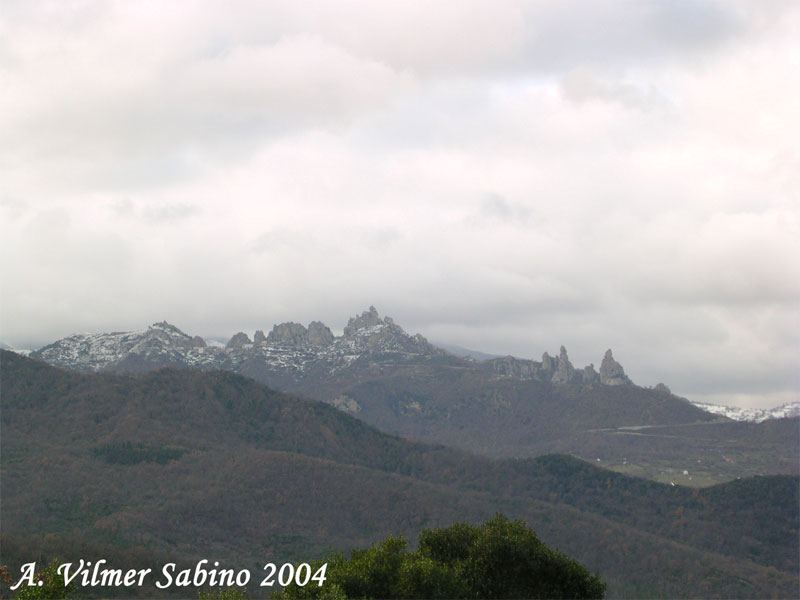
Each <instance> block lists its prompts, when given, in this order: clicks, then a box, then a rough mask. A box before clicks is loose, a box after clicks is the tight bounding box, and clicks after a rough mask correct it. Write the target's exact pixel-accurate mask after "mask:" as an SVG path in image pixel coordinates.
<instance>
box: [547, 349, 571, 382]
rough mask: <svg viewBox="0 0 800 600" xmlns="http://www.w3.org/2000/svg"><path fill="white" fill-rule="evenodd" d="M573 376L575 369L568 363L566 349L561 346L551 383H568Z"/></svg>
mask: <svg viewBox="0 0 800 600" xmlns="http://www.w3.org/2000/svg"><path fill="white" fill-rule="evenodd" d="M574 374H575V367H573V366H572V363H571V362H569V357H568V356H567V349H566V348H564V346H561V351H560V352H559V354H558V366H557V367H556V372H555V374H554V375H553V379H552V381H553V383H568V382H569V381H570V379H572V376H573V375H574Z"/></svg>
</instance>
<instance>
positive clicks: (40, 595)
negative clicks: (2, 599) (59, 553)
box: [16, 558, 77, 600]
mask: <svg viewBox="0 0 800 600" xmlns="http://www.w3.org/2000/svg"><path fill="white" fill-rule="evenodd" d="M60 566H61V561H60V560H58V559H57V558H54V559H53V560H52V561H51V562H50V564H49V565H47V566H46V567H45V568H44V569H42V570H41V571H39V572H38V573H37V574H36V575H35V576H34V578H33V579H34V581H37V582H38V581H41V582H42V585H23V586H22V587H20V588H19V589H18V590H17V595H16V598H17V600H67V599H74V598H76V597H77V596H76V594H75V587H76V586H75V582H70V584H69V585H65V584H64V576H63V575H61V574H59V573H58V567H60Z"/></svg>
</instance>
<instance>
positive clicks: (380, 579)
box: [276, 515, 606, 600]
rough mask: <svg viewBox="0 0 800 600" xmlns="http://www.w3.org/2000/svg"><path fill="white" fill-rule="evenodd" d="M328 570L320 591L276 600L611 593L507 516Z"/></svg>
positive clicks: (359, 553)
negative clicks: (411, 546)
mask: <svg viewBox="0 0 800 600" xmlns="http://www.w3.org/2000/svg"><path fill="white" fill-rule="evenodd" d="M327 562H328V569H327V579H326V581H325V584H324V585H323V586H322V587H319V586H317V585H307V586H305V587H299V586H297V585H295V584H292V585H290V586H289V587H287V588H286V589H284V590H283V592H281V593H280V594H278V595H277V596H276V598H278V599H279V600H293V599H304V598H336V599H344V598H602V597H603V594H604V592H605V589H606V585H605V583H604V582H603V581H601V580H600V578H599V577H598V576H597V575H592V574H591V573H590V572H589V571H588V570H587V569H586V568H585V567H584V566H582V565H581V564H579V563H578V562H577V561H575V560H573V559H571V558H569V557H567V556H565V555H563V554H561V553H560V552H558V551H556V550H551V549H550V548H548V547H547V546H546V545H545V544H544V543H542V542H541V541H540V540H539V539H538V538H537V537H536V534H535V533H534V532H533V531H531V530H530V529H528V528H527V527H526V526H525V523H524V522H523V521H509V520H508V519H507V518H506V517H505V516H503V515H497V516H496V517H495V518H494V519H492V520H491V521H488V522H487V523H485V524H483V525H480V526H473V525H469V524H467V523H457V524H455V525H452V526H451V527H448V528H445V529H432V530H426V531H423V532H422V534H421V536H420V541H419V549H418V550H416V551H413V552H409V551H407V550H406V541H405V540H404V539H403V538H395V537H389V538H388V539H386V540H385V541H383V542H381V543H380V544H378V545H376V546H373V547H372V548H370V549H369V550H354V551H353V552H352V554H351V556H350V558H349V559H348V558H345V556H344V555H343V554H341V553H338V554H333V555H331V556H330V558H328V560H327ZM319 566H321V563H319V564H316V565H314V566H313V567H312V570H313V571H315V570H316V569H317V568H318V567H319Z"/></svg>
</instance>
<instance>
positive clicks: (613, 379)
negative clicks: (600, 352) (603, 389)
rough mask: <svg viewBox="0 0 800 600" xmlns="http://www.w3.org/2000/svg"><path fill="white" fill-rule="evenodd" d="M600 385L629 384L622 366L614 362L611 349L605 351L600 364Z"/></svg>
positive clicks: (629, 381)
mask: <svg viewBox="0 0 800 600" xmlns="http://www.w3.org/2000/svg"><path fill="white" fill-rule="evenodd" d="M600 383H603V384H605V385H626V384H629V383H631V380H630V379H628V376H627V375H625V370H624V369H623V368H622V365H621V364H619V363H618V362H617V361H615V360H614V355H613V354H611V349H610V348H609V349H608V350H606V354H605V356H603V362H602V363H600Z"/></svg>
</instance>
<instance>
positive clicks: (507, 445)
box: [31, 307, 800, 486]
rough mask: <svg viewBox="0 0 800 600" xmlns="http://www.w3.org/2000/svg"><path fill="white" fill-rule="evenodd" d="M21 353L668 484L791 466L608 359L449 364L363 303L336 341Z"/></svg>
mask: <svg viewBox="0 0 800 600" xmlns="http://www.w3.org/2000/svg"><path fill="white" fill-rule="evenodd" d="M31 357H33V358H38V359H41V360H44V361H47V362H49V363H50V364H53V365H57V366H61V367H66V368H69V369H74V370H78V371H83V372H117V373H129V374H136V373H139V374H140V373H145V372H148V371H152V370H156V369H160V368H164V367H179V368H194V369H200V370H206V371H210V370H218V369H221V370H226V371H232V372H234V373H238V374H241V375H245V376H248V377H251V378H253V379H255V380H257V381H260V382H263V383H266V384H267V385H269V386H270V387H272V388H275V389H278V390H281V391H285V392H290V393H295V394H299V395H301V396H304V397H308V398H313V399H316V400H321V401H323V402H326V403H328V404H331V405H332V406H334V407H336V408H338V409H340V410H342V411H343V412H346V413H348V414H351V415H353V416H355V417H357V418H359V419H361V420H363V421H365V422H366V423H369V424H370V425H373V426H375V427H377V428H379V429H380V430H382V431H385V432H387V433H391V434H396V435H401V436H403V437H407V438H410V439H417V440H420V441H425V442H429V443H441V444H446V445H449V446H453V447H457V448H461V449H464V450H467V451H470V452H475V453H479V454H482V455H485V456H489V457H497V458H502V457H513V458H525V457H534V456H539V455H542V454H546V453H548V452H562V453H567V454H572V455H574V456H577V457H580V458H583V459H585V460H592V461H593V462H596V463H597V464H599V465H602V466H604V467H607V468H611V469H614V470H617V471H619V472H623V473H629V474H634V475H639V476H643V477H648V478H651V479H654V480H657V481H662V482H667V483H682V484H687V485H695V486H704V485H709V484H713V483H718V482H722V481H729V480H731V479H735V478H736V477H742V476H748V475H766V474H773V473H774V474H779V473H788V474H796V473H798V470H799V469H800V467H799V466H798V461H797V460H796V457H797V454H798V449H799V448H800V439H798V438H800V434H798V427H797V419H794V420H793V419H779V420H775V421H769V422H765V423H735V422H733V421H732V420H731V419H728V418H726V417H725V416H724V415H719V414H712V412H710V411H708V410H703V408H702V407H698V406H696V405H695V404H693V403H691V402H689V401H688V400H686V399H685V398H681V397H678V396H675V395H673V394H672V393H671V392H670V390H669V388H667V386H666V385H664V384H659V385H657V386H655V388H643V387H640V386H637V385H635V384H634V383H633V382H632V381H631V380H630V379H629V377H628V376H627V375H626V373H625V370H624V368H623V367H622V365H621V364H620V363H618V362H617V361H616V360H615V359H614V357H613V354H612V352H611V350H607V351H606V352H605V355H604V356H603V359H602V361H601V363H600V367H599V369H597V370H596V369H595V368H594V366H593V365H588V366H586V367H583V368H576V367H574V366H573V365H572V363H571V362H570V360H569V357H568V354H567V351H566V349H565V348H564V347H561V348H560V350H559V353H558V354H557V355H553V356H551V355H550V354H548V353H546V352H545V353H544V354H543V355H542V358H541V360H540V361H536V360H527V359H520V358H515V357H512V356H506V357H499V358H491V359H487V360H480V361H478V360H475V359H473V358H471V357H458V356H455V355H453V354H451V353H449V352H447V351H445V350H443V349H441V348H439V347H437V346H434V345H433V344H431V343H429V342H428V341H427V340H426V339H425V338H424V337H422V336H421V335H409V334H407V333H406V332H405V331H404V330H403V328H402V327H400V326H399V325H398V324H396V323H395V322H394V321H393V320H392V319H391V318H389V317H383V318H382V317H381V316H380V315H379V314H378V312H377V311H376V310H375V308H374V307H370V309H369V310H367V311H365V312H363V313H362V314H360V315H358V316H355V317H353V318H351V319H350V320H349V321H348V323H347V325H346V326H345V328H344V331H343V334H342V335H341V336H336V335H334V334H333V333H332V331H331V329H330V328H329V327H327V326H326V325H325V324H323V323H321V322H319V321H313V322H311V323H309V325H308V326H304V325H301V324H298V323H293V322H288V323H281V324H278V325H274V326H273V327H272V329H271V331H270V332H269V333H268V334H266V335H265V334H264V332H263V331H262V330H258V331H256V332H255V333H254V335H253V337H252V338H251V337H250V336H249V335H248V334H246V333H244V332H239V333H236V334H235V335H233V336H232V337H231V339H230V340H229V341H228V342H227V344H225V345H224V347H221V346H216V345H210V344H207V343H206V342H205V340H203V339H202V338H201V337H199V336H194V337H193V336H190V335H187V334H185V333H183V332H182V331H181V330H179V329H178V328H177V327H175V326H173V325H170V324H169V323H166V322H161V323H156V324H154V325H152V326H150V327H149V328H148V329H146V330H144V331H139V332H124V333H107V334H81V335H73V336H70V337H67V338H64V339H62V340H58V341H56V342H54V343H52V344H49V345H47V346H45V347H43V348H41V349H39V350H36V351H34V352H32V353H31ZM664 428H671V429H670V430H669V432H667V430H666V429H664Z"/></svg>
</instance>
